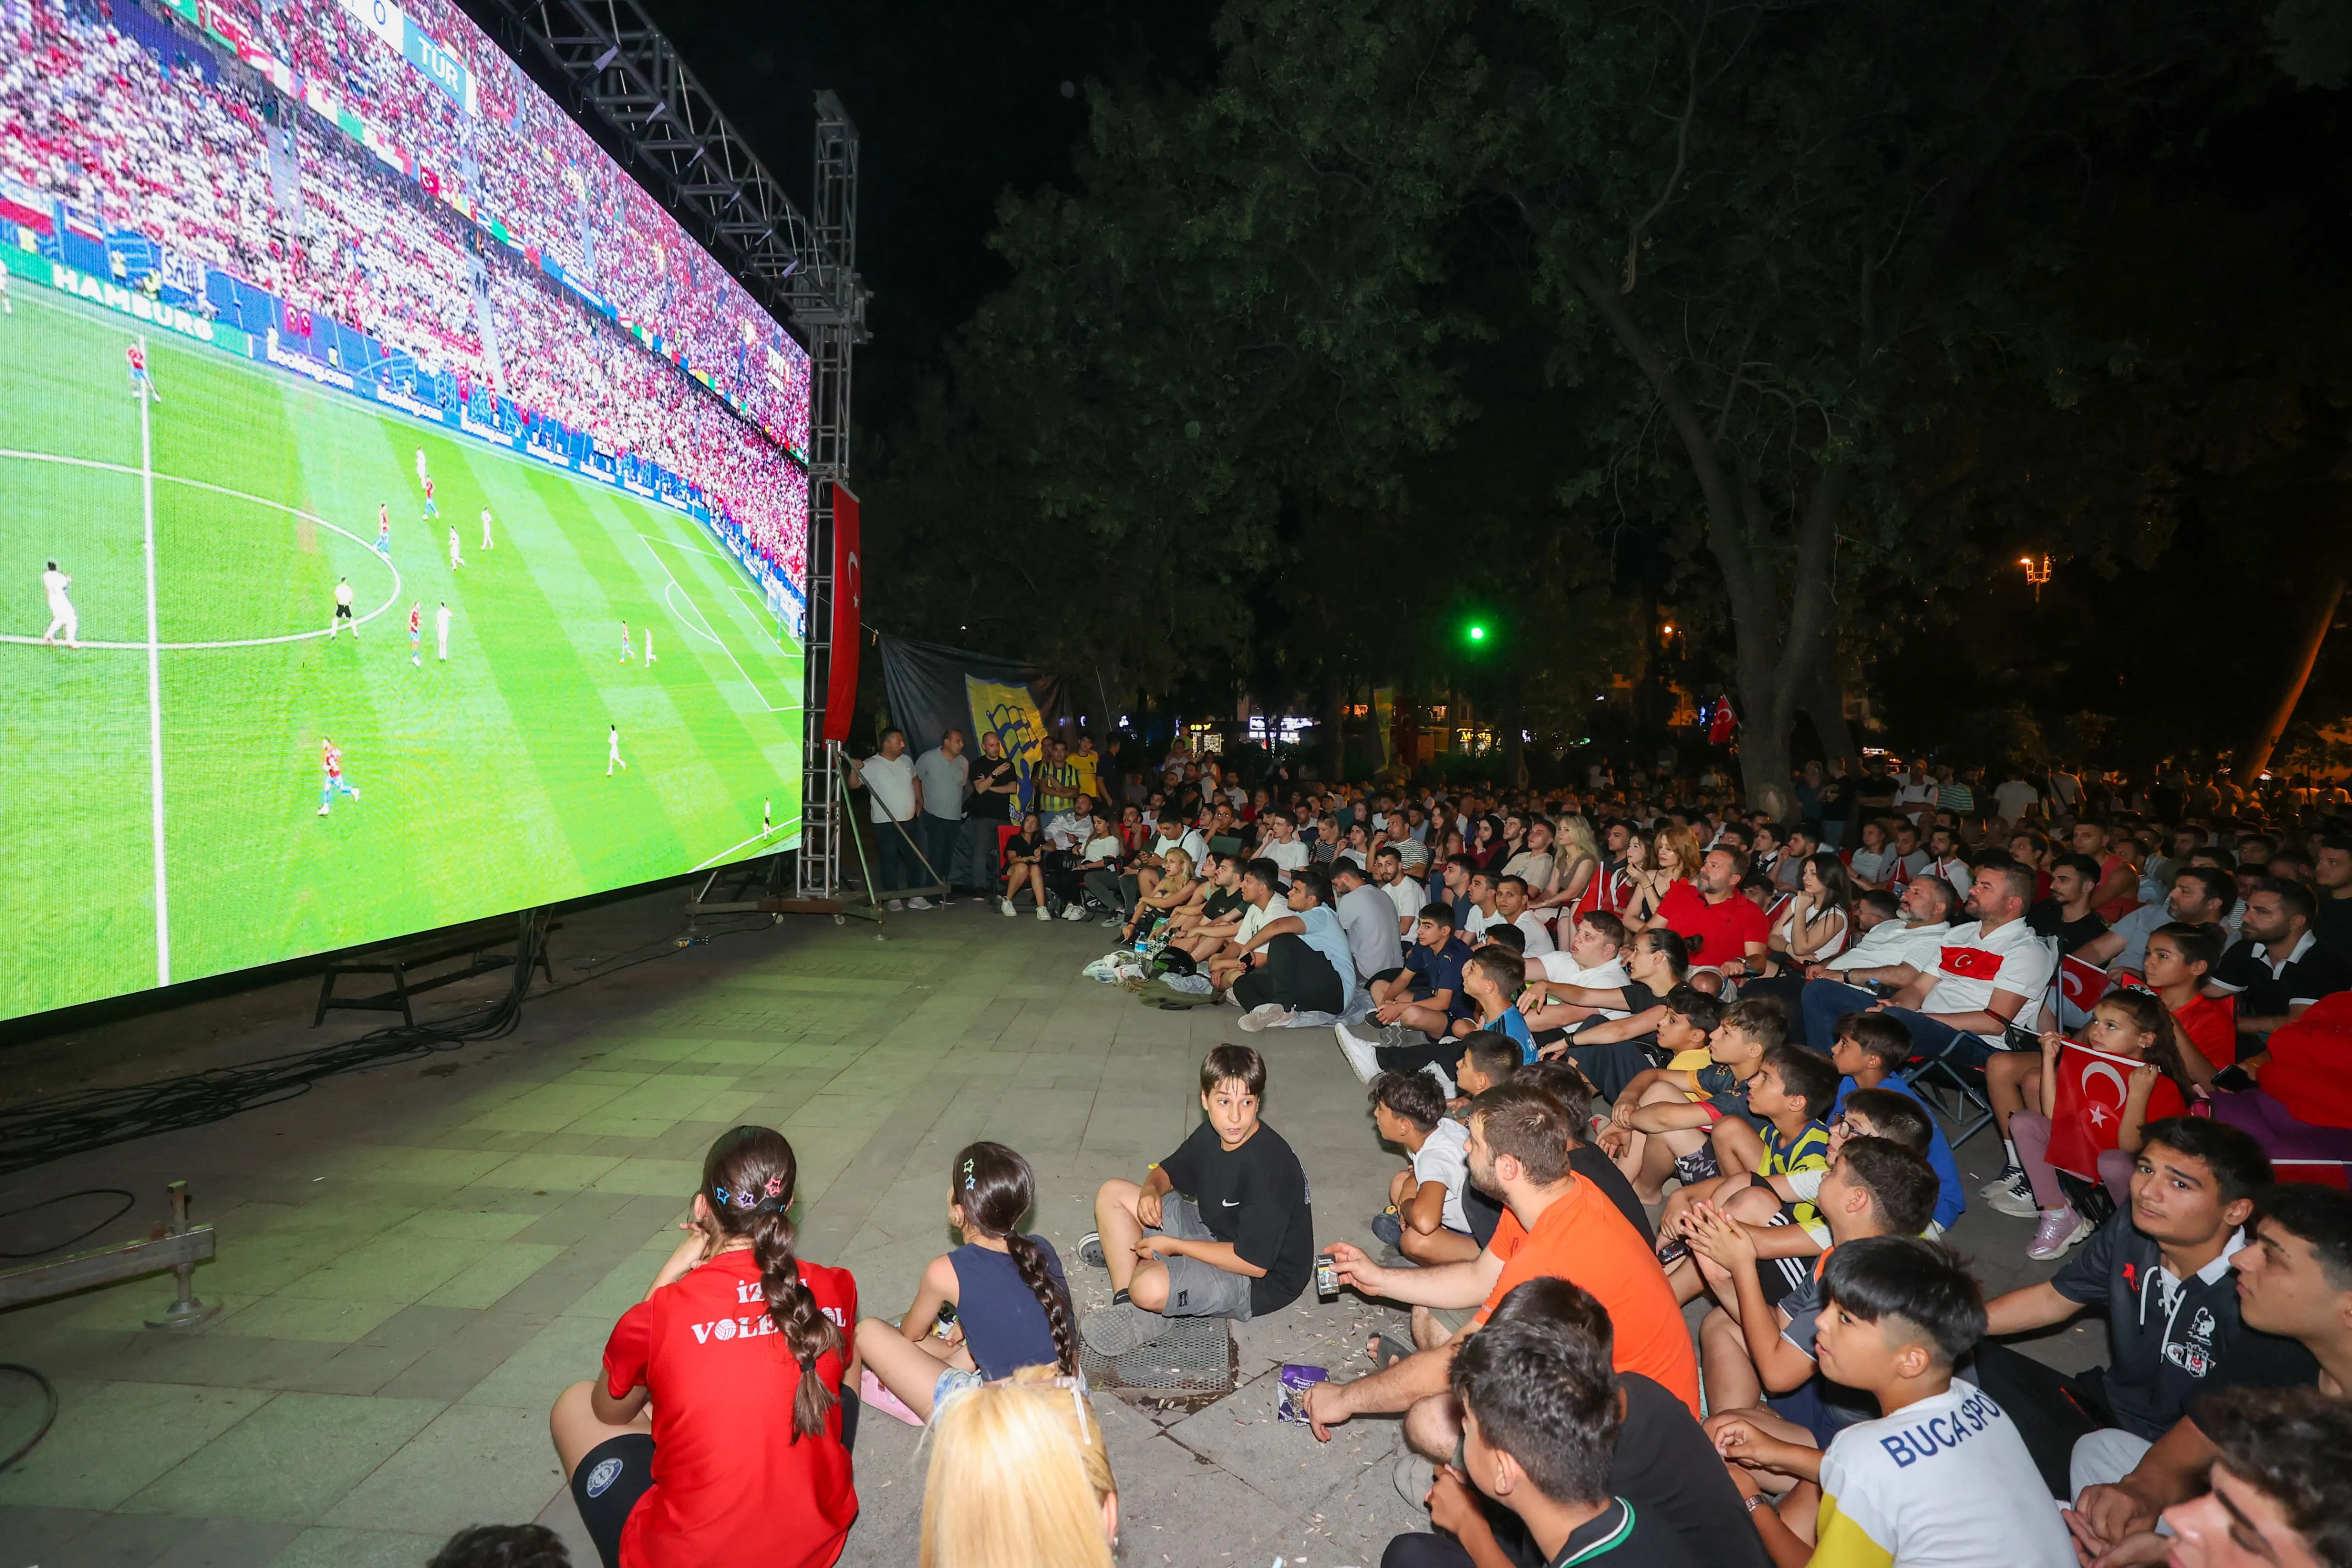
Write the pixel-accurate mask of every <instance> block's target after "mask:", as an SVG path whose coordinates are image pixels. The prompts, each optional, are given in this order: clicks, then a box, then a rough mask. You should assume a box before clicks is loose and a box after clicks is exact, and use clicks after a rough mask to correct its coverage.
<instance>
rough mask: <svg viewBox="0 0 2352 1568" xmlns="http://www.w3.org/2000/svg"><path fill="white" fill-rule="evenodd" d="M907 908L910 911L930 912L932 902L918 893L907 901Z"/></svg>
mask: <svg viewBox="0 0 2352 1568" xmlns="http://www.w3.org/2000/svg"><path fill="white" fill-rule="evenodd" d="M907 907H908V909H910V910H928V909H929V908H930V907H931V900H929V899H927V898H924V897H923V896H922V895H921V894H920V893H918V894H916V895H915V896H914V897H913V898H911V899H908V900H907Z"/></svg>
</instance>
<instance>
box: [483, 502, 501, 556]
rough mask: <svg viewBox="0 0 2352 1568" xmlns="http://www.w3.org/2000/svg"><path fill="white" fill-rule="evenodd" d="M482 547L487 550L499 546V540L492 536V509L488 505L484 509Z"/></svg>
mask: <svg viewBox="0 0 2352 1568" xmlns="http://www.w3.org/2000/svg"><path fill="white" fill-rule="evenodd" d="M482 548H483V549H485V550H495V549H497V548H498V545H497V542H496V541H494V540H492V539H491V538H490V509H489V508H488V507H484V508H483V509H482Z"/></svg>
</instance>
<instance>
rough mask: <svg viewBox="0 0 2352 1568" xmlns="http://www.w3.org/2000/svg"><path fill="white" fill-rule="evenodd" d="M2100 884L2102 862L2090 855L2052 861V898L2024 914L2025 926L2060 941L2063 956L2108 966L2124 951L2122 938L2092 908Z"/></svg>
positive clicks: (2065, 856)
mask: <svg viewBox="0 0 2352 1568" xmlns="http://www.w3.org/2000/svg"><path fill="white" fill-rule="evenodd" d="M2098 885H2099V863H2098V862H2097V861H2096V860H2094V859H2092V858H2090V857H2089V856H2088V855H2061V856H2059V857H2058V858H2056V859H2054V860H2053V861H2051V862H2050V896H2049V897H2048V898H2046V899H2044V900H2042V901H2041V902H2040V903H2038V904H2035V905H2034V906H2033V907H2032V909H2030V910H2026V911H2025V923H2026V924H2027V925H2029V926H2031V927H2032V928H2033V930H2034V931H2038V932H2040V933H2041V934H2042V935H2043V936H2046V937H2053V938H2055V939H2056V940H2057V942H2058V953H2059V956H2060V957H2062V958H2063V957H2068V956H2074V955H2079V956H2080V957H2081V958H2082V960H2083V962H2084V963H2096V964H2105V963H2106V962H2107V960H2108V959H2110V958H2113V957H2114V956H2115V955H2116V953H2117V952H2121V951H2123V945H2124V942H2123V938H2121V937H2119V936H2114V935H2112V934H2111V933H2110V932H2109V931H2108V930H2107V922H2106V921H2103V920H2101V919H2100V918H2099V915H2098V911H2097V910H2094V909H2093V908H2091V893H2092V890H2093V889H2095V888H2097V887H2098Z"/></svg>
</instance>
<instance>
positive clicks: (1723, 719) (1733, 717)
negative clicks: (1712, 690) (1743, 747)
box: [1706, 692, 1739, 746]
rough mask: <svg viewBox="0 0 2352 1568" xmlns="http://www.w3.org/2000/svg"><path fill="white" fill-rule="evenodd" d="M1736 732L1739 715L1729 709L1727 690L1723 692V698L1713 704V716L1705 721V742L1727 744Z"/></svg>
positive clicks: (1717, 744) (1729, 699)
mask: <svg viewBox="0 0 2352 1568" xmlns="http://www.w3.org/2000/svg"><path fill="white" fill-rule="evenodd" d="M1738 732H1739V715H1738V714H1737V713H1734V712H1733V711H1732V710H1731V696H1730V694H1729V693H1728V692H1727V693H1725V694H1724V699H1723V700H1722V701H1720V702H1718V703H1717V704H1716V705H1715V717H1714V718H1713V719H1711V720H1709V721H1707V726H1706V739H1707V743H1708V744H1709V745H1715V746H1727V745H1729V744H1731V740H1732V737H1733V736H1734V735H1737V734H1738Z"/></svg>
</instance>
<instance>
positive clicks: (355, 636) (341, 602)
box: [327, 577, 360, 642]
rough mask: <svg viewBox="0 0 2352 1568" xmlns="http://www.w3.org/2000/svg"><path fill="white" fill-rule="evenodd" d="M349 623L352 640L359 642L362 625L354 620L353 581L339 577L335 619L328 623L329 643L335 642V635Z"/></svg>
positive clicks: (336, 581) (336, 582) (336, 588)
mask: <svg viewBox="0 0 2352 1568" xmlns="http://www.w3.org/2000/svg"><path fill="white" fill-rule="evenodd" d="M347 621H348V622H350V623H351V628H352V641H353V642H357V641H359V640H360V624H359V622H357V621H356V620H352V580H351V579H350V578H349V577H339V578H337V579H336V580H335V618H334V619H333V620H331V621H329V622H328V623H327V640H328V641H329V642H332V641H334V640H335V635H336V634H337V633H338V632H341V630H342V629H343V624H344V623H345V622H347Z"/></svg>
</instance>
